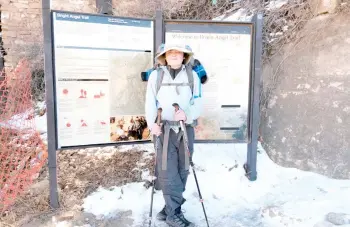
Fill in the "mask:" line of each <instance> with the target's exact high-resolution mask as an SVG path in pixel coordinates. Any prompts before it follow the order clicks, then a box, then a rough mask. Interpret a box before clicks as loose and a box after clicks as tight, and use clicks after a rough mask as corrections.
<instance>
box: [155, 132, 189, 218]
mask: <svg viewBox="0 0 350 227" xmlns="http://www.w3.org/2000/svg"><path fill="white" fill-rule="evenodd" d="M186 131H187V136H188V148H189V150H190V154H191V157H192V156H193V143H194V137H195V135H194V128H193V127H192V126H186ZM180 133H181V130H180V132H179V133H176V132H175V131H174V130H172V129H170V132H169V143H168V149H167V150H168V154H167V168H166V170H163V169H162V152H163V143H164V134H165V133H164V126H163V128H162V134H161V135H160V136H159V140H158V141H159V143H160V144H158V150H157V163H156V176H157V182H156V183H157V184H158V186H159V187H160V189H161V190H162V192H163V197H164V200H165V205H166V213H167V215H169V216H171V215H173V214H174V213H175V210H176V208H178V207H180V206H181V205H182V203H183V199H184V198H183V196H182V194H183V192H184V191H185V189H186V183H187V177H188V174H189V169H187V170H186V168H185V147H184V138H183V136H181V137H180V139H179V135H180ZM153 141H154V143H156V142H157V138H156V137H154V140H153Z"/></svg>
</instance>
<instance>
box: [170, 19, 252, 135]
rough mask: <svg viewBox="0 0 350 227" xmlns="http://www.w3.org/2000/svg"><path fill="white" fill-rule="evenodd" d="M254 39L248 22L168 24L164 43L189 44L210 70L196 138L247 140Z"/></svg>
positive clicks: (173, 22)
mask: <svg viewBox="0 0 350 227" xmlns="http://www.w3.org/2000/svg"><path fill="white" fill-rule="evenodd" d="M252 41H253V25H252V24H248V23H247V24H242V23H226V22H223V23H220V22H214V21H213V22H212V23H211V22H205V23H203V22H196V21H167V22H166V23H165V42H166V43H183V44H187V45H189V46H190V47H191V48H192V49H193V51H194V58H195V59H198V60H199V61H200V62H201V63H202V65H203V66H204V68H205V70H206V71H207V76H208V81H207V83H205V84H203V85H202V98H203V103H204V112H203V115H202V117H201V118H200V119H199V124H200V125H199V127H198V129H197V131H196V140H216V141H220V140H222V141H238V142H246V141H247V138H248V135H247V128H248V127H247V126H248V115H249V96H250V95H249V93H250V78H251V61H252Z"/></svg>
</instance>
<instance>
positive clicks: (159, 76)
mask: <svg viewBox="0 0 350 227" xmlns="http://www.w3.org/2000/svg"><path fill="white" fill-rule="evenodd" d="M163 77H164V70H163V69H162V68H160V67H158V68H157V84H156V95H157V94H158V91H159V89H160V87H161V86H162V82H163Z"/></svg>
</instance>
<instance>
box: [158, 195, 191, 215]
mask: <svg viewBox="0 0 350 227" xmlns="http://www.w3.org/2000/svg"><path fill="white" fill-rule="evenodd" d="M185 202H186V199H185V198H184V199H182V203H181V205H182V204H184V203H185ZM179 211H181V207H180V208H179ZM178 213H179V214H180V215H182V216H183V214H182V212H178ZM166 216H167V214H166V211H165V206H164V207H163V209H162V210H161V211H160V212H159V213H158V214H157V219H158V220H160V221H165V220H166Z"/></svg>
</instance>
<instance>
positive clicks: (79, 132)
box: [52, 11, 154, 148]
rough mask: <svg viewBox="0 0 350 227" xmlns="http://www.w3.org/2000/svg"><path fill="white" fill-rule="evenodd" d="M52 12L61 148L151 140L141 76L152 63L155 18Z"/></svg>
mask: <svg viewBox="0 0 350 227" xmlns="http://www.w3.org/2000/svg"><path fill="white" fill-rule="evenodd" d="M52 17H53V18H52V19H53V40H54V42H53V50H54V72H55V73H54V78H55V91H56V100H55V105H56V119H57V143H58V148H62V147H70V146H85V145H94V144H109V143H116V142H119V141H140V140H149V139H150V137H149V133H147V131H148V130H147V124H146V126H145V124H144V122H143V121H142V119H144V94H145V92H146V84H145V83H142V81H140V80H139V75H140V72H142V71H145V70H146V69H148V68H150V67H152V66H153V50H154V41H153V40H154V37H153V36H154V28H153V21H151V20H140V19H129V18H117V17H111V16H106V15H93V14H81V13H73V12H62V11H54V12H53V15H52ZM121 122H124V123H123V124H119V123H121ZM122 131H123V132H122ZM141 132H144V133H143V134H142V133H141ZM140 135H141V136H140Z"/></svg>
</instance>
